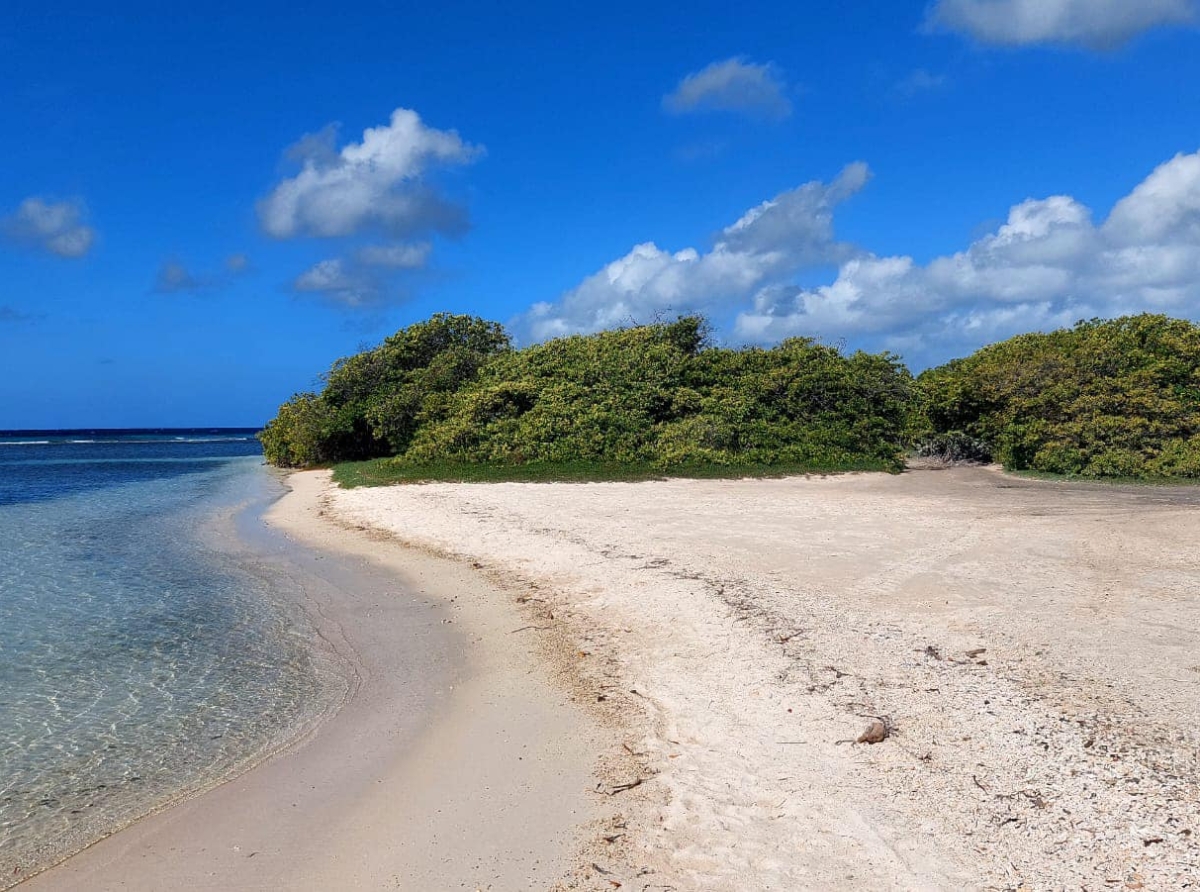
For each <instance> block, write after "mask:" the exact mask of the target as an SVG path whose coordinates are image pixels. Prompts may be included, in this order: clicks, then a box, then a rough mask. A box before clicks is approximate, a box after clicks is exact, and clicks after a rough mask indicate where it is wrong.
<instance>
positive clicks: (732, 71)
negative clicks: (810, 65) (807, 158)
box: [662, 58, 792, 119]
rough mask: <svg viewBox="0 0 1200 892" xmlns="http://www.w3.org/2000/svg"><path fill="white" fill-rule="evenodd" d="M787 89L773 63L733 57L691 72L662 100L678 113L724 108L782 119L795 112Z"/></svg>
mask: <svg viewBox="0 0 1200 892" xmlns="http://www.w3.org/2000/svg"><path fill="white" fill-rule="evenodd" d="M786 93H787V84H786V83H785V82H784V80H783V77H782V75H781V74H780V72H779V70H778V69H777V68H776V67H775V66H774V65H772V64H770V63H768V64H765V65H757V64H755V63H753V62H747V61H746V60H745V59H740V58H733V59H725V60H724V61H722V62H713V63H712V64H711V65H709V66H707V67H706V68H702V69H700V70H699V71H696V72H693V73H691V74H689V75H688V76H687V77H685V78H684V79H683V80H681V81H680V82H679V86H677V87H676V88H675V89H674V90H673V91H672V92H670V93H668V94H667V95H666V96H664V97H663V101H662V104H663V108H664V109H666V110H667V111H668V112H670V113H672V114H677V115H678V114H687V113H689V112H701V111H725V112H740V113H742V114H747V115H750V116H753V117H764V118H776V119H779V118H786V117H787V116H788V115H790V114H791V113H792V104H791V102H789V101H788V99H787V95H786Z"/></svg>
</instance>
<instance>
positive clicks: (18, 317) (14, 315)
mask: <svg viewBox="0 0 1200 892" xmlns="http://www.w3.org/2000/svg"><path fill="white" fill-rule="evenodd" d="M31 319H33V316H31V315H29V314H28V313H22V312H21V311H20V310H18V309H16V308H15V307H10V306H6V305H4V304H0V325H7V324H15V323H17V322H28V321H29V320H31Z"/></svg>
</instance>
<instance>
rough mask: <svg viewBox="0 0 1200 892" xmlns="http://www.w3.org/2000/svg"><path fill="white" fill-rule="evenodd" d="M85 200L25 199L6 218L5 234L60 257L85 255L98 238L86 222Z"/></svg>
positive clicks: (34, 197) (4, 223)
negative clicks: (83, 201)
mask: <svg viewBox="0 0 1200 892" xmlns="http://www.w3.org/2000/svg"><path fill="white" fill-rule="evenodd" d="M85 216H86V210H85V208H84V206H83V203H82V202H80V201H76V200H71V201H57V202H52V201H47V200H45V199H43V198H39V197H37V196H32V197H30V198H26V199H25V200H24V201H22V202H21V204H20V205H19V206H18V207H17V210H16V211H15V212H14V213H13V214H11V215H9V216H8V217H6V218H4V220H3V228H4V231H5V232H6V234H7V235H8V236H9V237H10V238H12V239H14V240H16V241H18V242H21V243H23V244H27V245H31V246H33V247H36V248H40V249H42V250H44V251H49V252H50V253H51V254H57V255H58V256H59V257H82V256H83V255H84V254H86V253H87V252H88V251H89V250H91V247H92V244H93V243H94V242H95V240H96V231H95V230H94V229H92V228H91V227H90V226H88V225H86V224H85V223H84V218H85Z"/></svg>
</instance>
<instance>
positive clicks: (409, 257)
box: [357, 242, 433, 269]
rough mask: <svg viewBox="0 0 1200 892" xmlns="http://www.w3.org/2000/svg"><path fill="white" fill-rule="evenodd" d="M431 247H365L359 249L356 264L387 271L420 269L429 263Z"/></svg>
mask: <svg viewBox="0 0 1200 892" xmlns="http://www.w3.org/2000/svg"><path fill="white" fill-rule="evenodd" d="M432 250H433V245H431V244H430V243H429V242H416V243H414V244H401V245H367V246H366V247H364V248H360V249H359V251H358V254H357V257H358V262H359V263H362V264H365V265H367V266H382V267H387V268H389V269H421V268H422V267H424V266H425V264H426V263H427V262H428V261H429V255H430V253H431V252H432Z"/></svg>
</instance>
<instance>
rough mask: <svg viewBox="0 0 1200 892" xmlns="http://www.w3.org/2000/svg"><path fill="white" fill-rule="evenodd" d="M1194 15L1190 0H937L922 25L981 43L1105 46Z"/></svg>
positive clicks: (1177, 23) (1111, 45)
mask: <svg viewBox="0 0 1200 892" xmlns="http://www.w3.org/2000/svg"><path fill="white" fill-rule="evenodd" d="M1195 16H1196V8H1195V3H1194V0H937V2H936V3H934V5H933V6H932V7H930V9H929V12H928V13H927V16H926V25H927V26H928V27H930V28H933V29H938V30H948V31H957V32H961V33H964V34H969V35H970V36H971V37H974V38H975V39H976V40H979V41H982V42H983V43H993V44H1004V45H1022V44H1037V43H1067V44H1079V45H1082V46H1086V47H1090V48H1092V49H1108V48H1112V47H1115V46H1119V45H1121V44H1123V43H1125V42H1127V41H1128V40H1130V39H1131V38H1132V37H1134V36H1135V35H1137V34H1139V33H1141V32H1143V31H1146V30H1148V29H1150V28H1154V27H1158V26H1163V25H1181V24H1186V23H1189V22H1191V21H1193V20H1194V19H1195Z"/></svg>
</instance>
